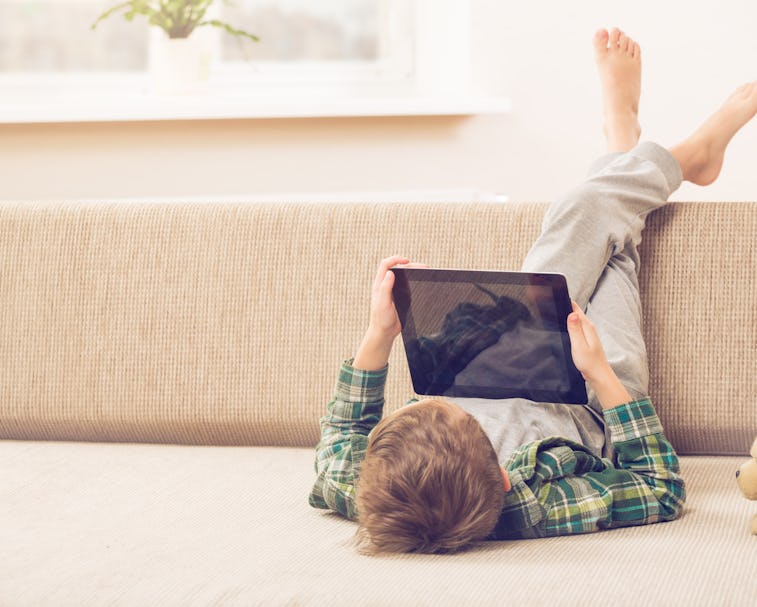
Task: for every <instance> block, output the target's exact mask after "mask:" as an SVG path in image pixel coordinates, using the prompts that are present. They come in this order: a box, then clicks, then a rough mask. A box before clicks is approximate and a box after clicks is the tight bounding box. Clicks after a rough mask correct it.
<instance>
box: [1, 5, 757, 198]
mask: <svg viewBox="0 0 757 607" xmlns="http://www.w3.org/2000/svg"><path fill="white" fill-rule="evenodd" d="M472 5H473V19H474V23H473V27H474V40H475V46H474V49H473V62H474V81H475V85H476V86H477V87H478V88H479V89H481V90H483V91H485V92H489V93H505V94H507V95H508V96H510V97H511V99H512V101H513V111H512V113H511V114H509V115H505V116H478V117H467V118H465V117H463V118H461V117H457V118H453V117H434V118H367V119H363V118H349V119H294V120H242V121H205V122H163V123H135V124H130V123H122V124H109V123H90V124H57V125H46V124H41V125H0V199H20V200H33V199H61V198H62V199H79V198H87V199H90V198H113V197H152V196H159V197H163V196H178V197H181V196H213V195H222V196H245V195H265V194H273V193H281V192H287V193H298V192H324V191H326V192H330V191H355V190H399V189H417V188H433V189H439V188H455V189H458V188H473V189H477V190H486V191H492V192H498V193H503V194H506V195H508V196H509V197H510V198H511V199H512V200H549V199H551V198H552V197H554V196H555V195H557V194H559V192H560V191H561V190H563V189H565V188H567V187H569V186H570V185H572V184H573V182H575V181H576V179H578V178H580V177H581V176H582V175H583V173H584V171H585V168H586V167H587V166H588V164H589V162H590V160H591V159H592V158H593V157H594V156H596V155H597V154H599V153H600V152H601V151H602V149H603V139H602V135H601V114H600V99H599V92H598V84H597V78H596V74H595V71H594V65H593V60H592V49H591V37H592V34H593V32H594V31H595V29H596V28H597V27H600V26H612V25H615V24H618V25H620V26H621V27H623V28H625V29H626V31H628V32H629V33H631V34H632V35H633V36H635V37H636V39H637V40H638V41H639V42H640V43H641V45H642V47H643V58H644V80H643V96H642V102H641V122H642V126H643V129H644V132H643V137H645V138H650V139H654V140H657V141H660V142H661V143H663V144H672V143H675V142H676V141H678V140H680V139H681V138H683V137H684V136H685V135H687V134H688V133H689V132H690V131H691V130H692V128H693V127H694V126H696V125H697V124H698V123H699V122H700V121H701V120H702V119H703V118H704V117H705V116H706V115H708V114H709V113H710V112H711V111H713V110H714V109H715V108H717V106H718V105H719V103H720V102H721V100H722V99H723V98H724V97H725V96H726V94H727V93H729V92H730V91H731V90H732V89H733V88H735V87H736V86H737V85H739V84H741V83H742V82H745V81H748V80H751V79H753V78H755V77H757V71H756V70H755V60H756V59H757V36H755V35H754V23H757V4H755V3H754V2H753V0H729V1H728V2H723V3H715V2H713V1H709V2H701V1H697V0H693V1H692V0H688V1H683V0H668V1H666V2H664V3H663V2H659V0H658V1H652V0H635V1H634V2H618V1H615V0H580V1H574V2H562V1H556V0H550V1H545V0H537V1H533V0H532V1H530V2H527V3H526V2H517V3H516V2H513V1H505V0H472ZM755 152H757V121H755V123H754V124H750V125H749V126H748V127H747V128H746V129H745V130H744V131H742V132H741V133H740V134H739V135H738V136H737V138H736V139H735V140H734V142H733V144H732V146H731V148H730V151H729V155H728V158H727V161H726V166H725V168H724V171H723V173H722V175H721V178H720V180H719V181H718V182H717V183H716V184H714V185H713V186H710V187H708V188H697V187H696V186H688V185H685V186H684V187H682V188H681V189H680V190H679V191H678V192H677V193H676V195H675V196H674V198H675V199H679V200H684V199H686V200H745V199H749V200H754V199H755V197H756V196H757V193H756V192H755V187H754V178H753V171H754V168H753V167H754V157H755Z"/></svg>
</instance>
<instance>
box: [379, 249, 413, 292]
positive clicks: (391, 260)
mask: <svg viewBox="0 0 757 607" xmlns="http://www.w3.org/2000/svg"><path fill="white" fill-rule="evenodd" d="M409 261H410V260H409V259H408V258H407V257H403V256H402V255H392V256H391V257H386V258H385V259H382V260H381V262H380V263H379V267H378V271H377V272H376V278H375V280H374V281H373V289H374V290H376V289H378V288H379V287H380V286H381V282H382V281H383V280H384V276H386V272H387V270H389V268H391V267H392V266H396V265H397V264H402V263H408V262H409Z"/></svg>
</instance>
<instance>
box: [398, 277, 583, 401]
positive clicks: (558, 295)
mask: <svg viewBox="0 0 757 607" xmlns="http://www.w3.org/2000/svg"><path fill="white" fill-rule="evenodd" d="M391 269H392V271H393V272H394V275H395V281H394V287H393V295H394V302H395V307H396V309H397V314H398V316H399V319H400V324H401V325H402V341H403V344H404V346H405V353H406V354H407V346H408V344H409V343H411V342H412V340H415V339H417V337H418V336H417V333H416V328H415V321H414V318H413V314H412V311H411V306H410V291H409V283H410V282H411V281H413V282H415V281H421V282H431V283H450V282H461V283H484V284H502V285H517V286H524V285H525V286H529V285H535V286H541V287H549V288H550V291H551V293H552V301H553V303H554V305H555V308H556V310H557V315H558V321H559V326H560V327H561V330H560V332H559V334H560V336H561V341H562V345H563V358H564V362H565V366H566V369H567V376H568V382H569V385H570V387H569V388H568V389H567V390H564V391H555V390H543V389H540V388H539V387H538V386H531V387H528V388H522V387H521V388H508V387H497V388H492V387H490V386H465V387H459V386H457V387H456V386H452V387H451V388H450V389H449V390H447V391H446V392H445V394H444V395H443V396H450V397H464V398H487V399H507V398H526V399H528V400H532V401H535V402H549V403H563V404H586V403H587V401H588V398H587V394H586V383H585V381H584V379H583V377H582V375H581V373H580V372H579V371H578V369H576V367H575V364H574V363H573V356H572V354H571V350H570V339H569V338H568V327H567V318H568V314H570V313H571V312H572V306H571V300H570V296H569V295H568V286H567V282H566V279H565V276H564V275H562V274H557V273H532V272H502V271H491V270H455V269H444V268H415V267H394V268H391ZM408 363H409V361H408ZM410 376H411V379H412V382H413V389H414V390H415V392H416V394H419V395H422V396H441V395H439V394H426V393H424V392H422V391H419V390H418V387H419V385H420V384H421V382H419V381H418V377H417V369H413V368H410Z"/></svg>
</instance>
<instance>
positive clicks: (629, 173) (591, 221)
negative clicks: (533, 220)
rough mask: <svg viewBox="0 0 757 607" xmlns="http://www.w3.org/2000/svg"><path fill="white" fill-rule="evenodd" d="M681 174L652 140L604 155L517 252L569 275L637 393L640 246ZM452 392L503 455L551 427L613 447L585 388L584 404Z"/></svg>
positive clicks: (644, 373)
mask: <svg viewBox="0 0 757 607" xmlns="http://www.w3.org/2000/svg"><path fill="white" fill-rule="evenodd" d="M681 181H682V175H681V170H680V168H679V166H678V163H677V162H676V160H675V159H674V158H673V156H671V154H670V153H669V152H668V151H667V150H665V149H664V148H662V147H660V146H658V145H657V144H654V143H641V144H639V145H637V146H636V147H635V148H634V149H633V150H631V151H630V152H626V153H622V154H608V155H606V156H603V157H602V158H600V159H599V160H597V161H596V162H595V163H594V164H593V165H592V167H591V169H590V171H589V175H588V177H587V178H586V180H585V181H584V182H583V183H581V184H580V185H578V186H577V187H575V188H573V189H571V190H570V191H568V192H567V193H566V194H565V195H564V196H562V197H561V198H559V199H558V200H556V201H555V202H554V203H553V204H552V205H551V206H550V207H549V209H548V210H547V213H546V214H545V216H544V221H543V224H542V231H541V234H540V235H539V237H538V238H537V240H536V242H535V243H534V244H533V246H532V248H531V250H530V251H529V253H528V255H527V256H526V259H525V261H524V262H523V267H522V269H523V271H527V272H559V273H561V274H564V275H565V276H566V278H567V282H568V291H569V293H570V296H571V298H572V299H573V300H574V301H575V302H576V303H577V304H578V305H579V306H581V308H582V309H584V310H585V311H586V315H587V316H588V317H589V318H590V319H591V320H592V322H593V323H594V324H595V326H596V328H597V332H598V334H599V337H600V340H601V342H602V345H603V346H604V350H605V353H606V355H607V359H608V361H609V363H610V365H611V366H612V368H613V370H614V371H615V373H616V374H617V376H618V378H619V379H620V381H621V382H622V383H623V385H624V386H625V387H626V388H627V389H628V391H629V393H630V394H631V396H632V397H633V398H635V399H636V398H642V397H644V396H647V394H648V387H649V369H648V366H647V352H646V346H645V344H644V337H643V334H642V313H641V302H640V298H639V281H638V272H639V264H640V261H639V253H638V246H639V243H640V242H641V233H642V230H643V229H644V225H645V219H646V217H647V215H648V214H649V213H650V212H652V211H654V210H655V209H657V208H659V207H661V206H663V205H664V204H665V203H666V201H667V199H668V197H669V196H670V195H671V194H672V193H673V192H674V191H675V190H676V189H677V188H678V187H679V186H680V184H681ZM451 400H454V401H455V402H456V403H457V404H459V405H460V406H461V407H462V408H464V409H465V410H467V411H468V412H470V413H471V414H472V415H473V416H474V417H476V418H477V419H478V421H479V422H480V423H481V425H482V426H483V427H484V430H485V431H486V432H487V434H488V435H489V438H490V439H491V440H492V443H493V445H494V447H495V449H496V450H497V451H498V453H499V455H500V461H504V460H506V459H507V457H508V456H509V454H510V453H511V452H512V450H513V449H514V448H516V447H518V446H519V445H521V444H524V443H526V442H529V441H531V440H535V439H538V438H543V437H544V436H548V435H553V434H556V435H558V436H564V437H566V438H571V439H573V440H576V441H578V442H583V443H584V444H586V445H587V446H588V447H589V448H590V449H592V451H594V452H596V453H604V454H605V455H610V453H611V451H610V449H609V445H607V444H605V435H604V425H603V423H602V416H601V407H600V405H599V402H598V401H597V399H596V396H595V395H594V394H593V393H592V392H591V390H589V405H587V406H586V407H581V406H576V405H558V404H553V403H532V402H530V401H525V400H523V399H508V400H509V401H510V402H506V403H503V402H501V401H500V402H491V401H490V402H485V401H483V399H457V398H455V399H451Z"/></svg>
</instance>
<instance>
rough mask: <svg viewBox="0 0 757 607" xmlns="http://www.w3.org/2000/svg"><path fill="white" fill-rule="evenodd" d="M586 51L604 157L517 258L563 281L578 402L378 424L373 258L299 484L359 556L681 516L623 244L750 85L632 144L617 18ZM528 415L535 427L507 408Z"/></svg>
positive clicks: (728, 133)
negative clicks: (353, 344)
mask: <svg viewBox="0 0 757 607" xmlns="http://www.w3.org/2000/svg"><path fill="white" fill-rule="evenodd" d="M594 46H595V53H596V60H597V66H598V70H599V76H600V82H601V85H602V94H603V107H604V120H605V135H606V138H607V144H608V153H607V154H606V155H605V156H603V157H602V158H600V159H599V160H598V161H597V162H596V163H595V164H594V165H593V166H592V168H591V170H590V174H589V177H588V178H587V179H586V180H585V181H584V182H583V183H582V184H581V185H579V186H578V187H576V188H574V189H573V190H571V191H569V192H568V193H567V194H566V195H565V196H564V197H562V198H561V199H559V200H558V201H556V202H555V203H553V204H552V205H551V206H550V208H549V210H548V211H547V213H546V215H545V217H544V222H543V226H542V232H541V234H540V236H539V237H538V238H537V240H536V242H535V243H534V245H533V247H532V249H531V250H530V252H529V253H528V255H527V256H526V259H525V261H524V263H523V270H524V271H528V272H559V273H562V274H564V275H565V276H566V278H567V282H568V288H569V292H570V293H571V296H572V298H573V300H574V303H573V312H572V313H571V314H570V315H569V316H568V333H569V336H570V343H571V349H572V356H573V361H574V363H575V366H576V368H577V369H578V370H579V371H580V372H581V374H582V376H583V378H584V379H585V380H586V383H587V387H588V394H589V404H588V405H586V406H585V407H576V406H575V405H573V406H570V405H568V406H566V405H559V404H550V403H531V402H530V401H523V400H522V399H511V401H512V402H506V403H500V405H501V410H502V411H506V412H507V413H506V414H503V418H502V419H501V420H499V421H498V420H497V419H495V418H492V416H491V415H485V416H484V415H482V414H481V411H480V410H477V408H476V406H475V405H471V404H470V403H463V402H462V401H458V402H456V400H455V399H454V398H449V399H446V398H445V399H438V398H426V399H423V400H416V401H411V403H410V404H408V405H407V406H405V407H403V408H401V409H399V410H397V411H395V412H394V413H392V414H390V415H388V416H386V417H384V418H383V419H381V417H382V410H383V404H384V398H383V393H384V383H385V379H386V374H387V363H388V360H389V353H390V351H391V348H392V345H393V343H394V341H395V338H396V337H397V335H398V334H399V332H400V323H399V319H398V317H397V313H396V310H395V307H394V303H393V300H392V287H393V283H394V275H393V273H392V271H391V267H393V266H394V265H397V264H406V263H408V262H409V260H408V259H406V258H403V257H400V256H395V257H389V258H387V259H385V260H383V261H382V262H381V264H380V265H379V268H378V272H377V274H376V278H375V280H374V283H373V288H372V297H371V315H370V322H369V327H368V330H367V332H366V334H365V337H364V338H363V341H362V343H361V344H360V347H359V349H358V351H357V353H356V355H355V357H354V359H352V360H348V361H346V362H345V363H344V364H343V365H342V368H341V370H340V373H339V379H338V382H337V386H336V393H335V395H334V399H333V400H332V401H331V402H330V403H329V405H328V408H327V414H326V416H325V417H324V418H323V419H322V420H321V429H322V436H321V441H320V443H319V444H318V446H317V447H316V462H315V467H316V472H317V479H316V482H315V485H314V487H313V489H312V492H311V494H310V504H311V505H312V506H314V507H316V508H330V509H333V510H335V511H337V512H339V513H341V514H343V515H344V516H346V517H349V518H351V519H357V521H358V523H359V538H360V539H361V542H362V546H363V548H364V550H366V551H368V552H413V551H417V552H450V551H455V550H459V549H462V548H465V547H466V546H469V545H470V544H471V543H472V542H475V541H477V540H482V539H506V538H531V537H544V536H553V535H566V534H573V533H586V532H591V531H597V530H600V529H610V528H613V527H622V526H630V525H642V524H647V523H655V522H659V521H669V520H672V519H675V518H676V517H678V516H679V515H680V513H681V511H682V508H683V503H684V500H685V490H684V482H683V479H682V478H681V477H680V475H679V468H678V458H677V456H676V453H675V451H674V450H673V447H672V446H671V445H670V443H669V442H668V440H667V439H666V438H665V435H664V433H663V429H662V426H661V424H660V421H659V419H658V417H657V414H656V412H655V409H654V407H653V405H652V402H651V400H650V399H649V397H648V379H649V373H648V368H647V358H646V349H645V344H644V340H643V337H642V331H641V318H642V315H641V309H640V298H639V293H638V271H639V255H638V251H637V247H638V245H639V243H640V241H641V234H642V230H643V228H644V225H645V218H646V216H647V215H648V214H649V213H650V212H652V211H654V210H655V209H657V208H660V207H661V206H663V205H664V204H665V203H666V201H667V199H668V197H669V196H670V195H671V193H672V192H674V191H675V190H676V189H677V188H678V187H679V185H680V184H681V182H682V180H687V181H690V182H692V183H696V184H699V185H707V184H709V183H711V182H713V181H714V180H715V179H716V178H717V176H718V174H719V172H720V168H721V166H722V162H723V157H724V153H725V149H726V146H727V145H728V143H729V141H730V140H731V138H732V137H733V136H734V135H735V134H736V132H737V131H738V130H739V129H740V128H741V127H742V126H743V125H744V124H746V123H747V122H748V121H749V120H750V119H751V118H752V117H753V116H754V115H755V112H757V82H752V83H750V84H747V85H744V86H742V87H740V88H739V89H737V90H736V91H735V92H734V93H733V94H732V95H731V96H730V97H728V99H727V100H726V101H725V103H724V104H723V105H722V106H721V108H720V109H719V110H718V111H717V112H715V114H713V115H712V116H711V117H710V118H708V119H707V120H706V121H705V122H704V123H703V124H702V125H701V126H700V127H699V128H698V129H697V130H696V131H695V132H694V133H693V134H692V135H691V136H690V137H689V138H687V139H686V140H685V141H683V142H682V143H680V144H678V145H676V146H674V147H672V148H670V149H665V148H663V147H660V146H658V145H657V144H653V143H641V144H640V143H639V135H640V131H641V129H640V127H639V123H638V103H639V97H640V89H641V54H640V49H639V46H638V44H636V43H635V42H634V41H633V40H632V39H630V38H629V37H628V36H626V35H625V34H624V33H623V32H621V31H619V30H617V29H613V30H612V31H610V32H608V31H606V30H600V31H599V32H597V34H596V35H595V38H594ZM584 311H585V312H584ZM566 407H567V409H566ZM534 411H538V415H539V416H540V423H539V424H537V425H536V428H537V431H536V434H534V432H535V431H534V427H535V426H534V424H531V423H528V422H527V421H523V422H520V421H519V420H529V419H532V418H533V415H534ZM505 417H507V419H504V418H505ZM498 424H499V427H497V425H498ZM502 432H505V433H506V434H507V435H508V441H506V445H507V448H502V447H501V448H500V449H499V451H497V450H495V448H494V446H493V442H492V440H491V437H492V436H493V435H494V434H495V433H500V434H501V433H502ZM606 436H607V437H609V442H608V444H605V437H606ZM611 452H614V456H613V457H612V459H610V458H607V457H604V458H603V457H602V455H603V454H605V455H608V454H609V453H611Z"/></svg>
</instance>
